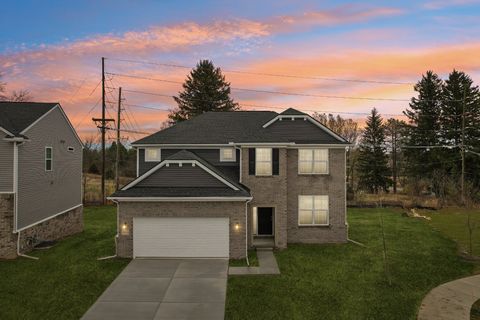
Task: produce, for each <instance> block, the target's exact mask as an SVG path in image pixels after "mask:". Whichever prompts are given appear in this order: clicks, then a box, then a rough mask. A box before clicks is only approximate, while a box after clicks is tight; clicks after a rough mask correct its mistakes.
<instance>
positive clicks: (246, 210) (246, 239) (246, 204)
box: [245, 198, 253, 267]
mask: <svg viewBox="0 0 480 320" xmlns="http://www.w3.org/2000/svg"><path fill="white" fill-rule="evenodd" d="M252 200H253V198H250V199H249V200H247V201H246V202H245V260H246V261H247V266H248V267H250V261H248V204H249V203H250V201H252Z"/></svg>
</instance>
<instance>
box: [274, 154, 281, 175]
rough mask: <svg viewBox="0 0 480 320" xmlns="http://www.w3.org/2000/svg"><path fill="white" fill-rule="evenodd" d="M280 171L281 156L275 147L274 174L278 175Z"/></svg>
mask: <svg viewBox="0 0 480 320" xmlns="http://www.w3.org/2000/svg"><path fill="white" fill-rule="evenodd" d="M279 172H280V164H279V156H278V149H277V148H275V149H273V150H272V173H273V175H274V176H278V174H279Z"/></svg>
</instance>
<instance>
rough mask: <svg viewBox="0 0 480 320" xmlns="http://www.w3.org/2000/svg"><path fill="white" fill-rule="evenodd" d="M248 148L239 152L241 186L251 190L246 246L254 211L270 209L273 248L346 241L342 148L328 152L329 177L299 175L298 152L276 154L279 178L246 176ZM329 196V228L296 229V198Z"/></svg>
mask: <svg viewBox="0 0 480 320" xmlns="http://www.w3.org/2000/svg"><path fill="white" fill-rule="evenodd" d="M248 164H249V163H248V148H243V149H242V181H241V182H242V184H243V185H245V186H247V187H248V188H249V189H250V193H251V194H252V196H253V200H252V201H251V202H250V203H249V208H248V219H249V237H248V240H249V246H250V245H251V243H252V240H253V237H252V232H251V231H252V229H253V226H252V221H253V207H273V208H274V221H275V224H274V225H275V246H276V247H277V248H286V247H287V243H342V242H346V241H347V227H346V223H345V217H346V206H345V205H346V203H345V199H346V198H345V197H346V194H345V148H331V149H329V174H327V175H299V174H298V149H294V148H291V149H290V148H289V149H286V148H282V149H280V150H279V175H275V176H270V177H261V176H254V175H249V174H248ZM299 195H328V196H329V226H311V227H309V226H306V227H304V226H302V227H299V226H298V196H299Z"/></svg>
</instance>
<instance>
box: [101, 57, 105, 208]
mask: <svg viewBox="0 0 480 320" xmlns="http://www.w3.org/2000/svg"><path fill="white" fill-rule="evenodd" d="M105 108H106V105H105V58H104V57H102V124H101V126H102V127H101V128H100V130H101V131H102V204H105Z"/></svg>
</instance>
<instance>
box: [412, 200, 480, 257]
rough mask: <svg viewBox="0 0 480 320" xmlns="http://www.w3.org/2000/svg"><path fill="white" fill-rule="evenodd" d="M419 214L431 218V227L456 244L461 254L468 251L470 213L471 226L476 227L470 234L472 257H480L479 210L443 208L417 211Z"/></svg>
mask: <svg viewBox="0 0 480 320" xmlns="http://www.w3.org/2000/svg"><path fill="white" fill-rule="evenodd" d="M419 213H421V214H424V215H427V216H429V217H431V218H432V220H431V221H430V222H429V223H430V224H431V226H432V227H433V228H434V229H436V230H439V231H440V232H442V233H444V234H445V235H446V236H447V237H449V238H451V239H453V240H455V241H456V242H458V245H459V249H460V251H462V252H469V251H470V248H469V233H468V224H467V216H468V213H470V217H471V220H470V221H471V225H475V226H476V229H474V231H473V233H472V244H473V245H472V248H473V255H475V256H478V257H480V209H470V210H467V209H462V208H445V209H442V210H438V211H428V210H419Z"/></svg>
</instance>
